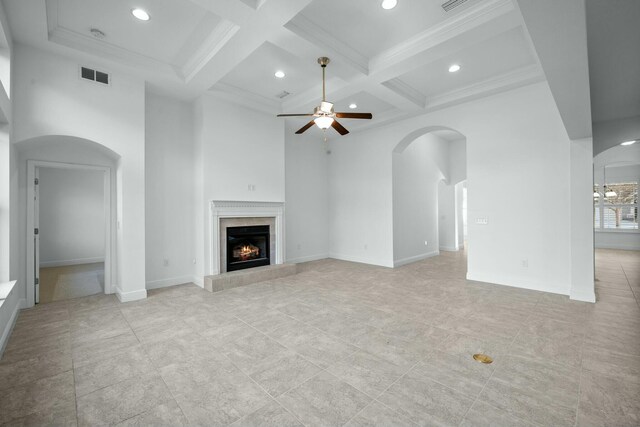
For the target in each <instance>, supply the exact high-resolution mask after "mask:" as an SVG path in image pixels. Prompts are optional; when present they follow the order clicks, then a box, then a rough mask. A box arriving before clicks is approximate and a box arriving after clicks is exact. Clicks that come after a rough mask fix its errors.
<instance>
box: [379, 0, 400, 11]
mask: <svg viewBox="0 0 640 427" xmlns="http://www.w3.org/2000/svg"><path fill="white" fill-rule="evenodd" d="M397 4H398V0H382V8H383V9H386V10H389V9H393V8H394V7H396V5H397Z"/></svg>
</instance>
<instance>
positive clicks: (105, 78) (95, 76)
mask: <svg viewBox="0 0 640 427" xmlns="http://www.w3.org/2000/svg"><path fill="white" fill-rule="evenodd" d="M80 77H82V78H83V79H86V80H91V81H92V82H97V83H102V84H105V85H108V84H109V74H107V73H103V72H102V71H96V70H93V69H91V68H87V67H80Z"/></svg>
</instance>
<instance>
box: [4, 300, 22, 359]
mask: <svg viewBox="0 0 640 427" xmlns="http://www.w3.org/2000/svg"><path fill="white" fill-rule="evenodd" d="M26 307H27V300H26V299H24V298H21V299H19V300H18V301H16V306H15V307H14V308H13V312H12V313H11V317H10V318H9V321H8V322H7V324H6V326H5V327H4V331H2V336H1V337H0V360H1V359H2V355H3V354H4V349H5V348H6V347H7V344H8V343H9V337H11V332H13V328H14V326H16V321H17V320H18V313H20V310H21V309H23V308H26Z"/></svg>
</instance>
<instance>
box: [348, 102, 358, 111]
mask: <svg viewBox="0 0 640 427" xmlns="http://www.w3.org/2000/svg"><path fill="white" fill-rule="evenodd" d="M349 108H351V109H352V110H355V109H356V108H358V105H357V104H355V103H353V104H349Z"/></svg>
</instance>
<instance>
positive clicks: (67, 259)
mask: <svg viewBox="0 0 640 427" xmlns="http://www.w3.org/2000/svg"><path fill="white" fill-rule="evenodd" d="M39 173H40V175H39V196H40V198H39V206H40V223H39V229H40V267H52V266H59V265H73V264H82V263H90V262H103V261H104V253H105V252H104V251H105V246H104V245H105V241H104V233H105V215H104V172H102V171H87V170H74V169H58V168H39Z"/></svg>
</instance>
